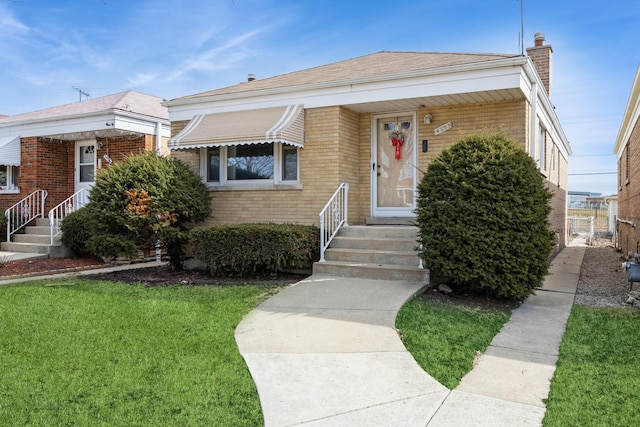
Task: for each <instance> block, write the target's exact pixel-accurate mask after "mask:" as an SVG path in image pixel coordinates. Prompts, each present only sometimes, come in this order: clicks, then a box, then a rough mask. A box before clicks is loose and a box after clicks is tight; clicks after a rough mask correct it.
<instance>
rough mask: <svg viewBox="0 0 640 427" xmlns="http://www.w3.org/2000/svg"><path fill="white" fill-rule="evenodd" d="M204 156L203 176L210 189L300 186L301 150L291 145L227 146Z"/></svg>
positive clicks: (205, 152) (212, 150)
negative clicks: (250, 185) (299, 157)
mask: <svg viewBox="0 0 640 427" xmlns="http://www.w3.org/2000/svg"><path fill="white" fill-rule="evenodd" d="M203 152H204V153H203V154H204V155H203V156H202V157H203V158H204V163H205V165H204V167H203V176H204V177H206V181H207V183H209V184H211V185H216V186H236V185H237V186H241V185H244V184H257V185H260V184H297V183H298V168H299V166H298V148H297V147H294V146H291V145H287V144H282V143H279V142H278V143H264V144H247V145H228V146H222V147H210V148H204V149H203Z"/></svg>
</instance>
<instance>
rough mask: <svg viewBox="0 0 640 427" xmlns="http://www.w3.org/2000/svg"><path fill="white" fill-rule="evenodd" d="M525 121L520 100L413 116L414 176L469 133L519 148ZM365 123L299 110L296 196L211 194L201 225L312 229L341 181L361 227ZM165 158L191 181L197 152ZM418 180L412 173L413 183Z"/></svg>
mask: <svg viewBox="0 0 640 427" xmlns="http://www.w3.org/2000/svg"><path fill="white" fill-rule="evenodd" d="M427 113H429V114H431V115H432V116H433V120H432V124H430V125H427V124H424V121H423V118H424V115H425V114H427ZM527 114H528V108H527V104H526V101H524V100H513V101H501V102H495V103H482V104H472V105H457V106H448V107H438V108H431V107H429V108H426V107H425V108H421V109H420V110H419V111H418V115H417V125H418V129H417V134H418V139H417V149H418V163H419V169H420V171H422V172H424V171H425V170H426V168H427V166H428V164H429V163H430V162H431V161H432V160H433V158H434V157H436V156H437V155H439V154H440V152H441V151H442V150H443V149H445V148H447V147H450V146H451V145H452V144H453V143H454V142H456V141H458V140H459V139H461V138H462V137H463V136H466V135H468V134H471V133H478V132H490V133H495V132H501V133H503V134H505V135H506V136H507V137H510V138H512V139H514V140H516V141H518V142H519V143H520V145H521V147H522V148H523V149H525V148H526V146H527V140H528V138H527V135H528V133H527V123H528V120H527V119H526V117H527ZM371 120H372V115H371V114H359V113H356V112H354V111H352V110H349V109H347V108H345V107H339V106H335V107H325V108H314V109H307V110H305V147H304V148H303V149H301V150H300V152H299V162H300V182H301V184H302V189H291V190H284V189H275V190H274V189H271V190H237V189H224V188H220V189H215V190H212V195H213V199H212V206H213V218H211V219H210V220H209V221H208V223H209V224H221V223H245V222H256V221H275V222H296V223H306V224H317V223H318V213H319V212H320V210H321V209H322V207H323V206H324V205H325V203H326V202H327V200H328V199H329V197H331V195H332V194H333V192H334V191H335V189H336V188H337V186H338V184H339V183H341V182H348V183H349V184H350V190H349V223H350V224H363V223H364V222H365V219H366V218H367V217H368V216H370V206H371V202H370V198H371V195H370V194H371V190H370V181H371V172H370V168H371V126H372V124H371ZM449 121H451V122H452V123H453V128H452V129H450V130H449V131H447V132H444V133H443V134H441V135H438V136H435V135H434V134H433V129H435V128H436V127H438V126H440V125H442V124H444V123H446V122H449ZM187 123H188V121H181V122H174V123H172V125H171V129H172V135H176V134H177V133H178V132H180V131H181V130H182V129H183V128H184V127H185V126H186V125H187ZM424 139H427V140H428V141H429V143H428V145H429V149H428V151H427V152H426V153H423V152H422V150H421V147H422V144H421V141H422V140H424ZM550 149H551V148H550V147H549V150H550ZM549 152H550V151H549ZM171 155H172V156H173V157H175V158H178V159H180V160H182V161H184V162H186V163H187V164H189V165H190V166H191V168H192V169H193V170H194V172H196V173H198V174H199V170H200V162H199V151H198V150H174V151H172V154H171ZM556 158H557V159H558V163H559V166H558V167H561V168H564V169H563V170H562V173H566V160H565V161H564V164H563V163H562V162H561V161H560V159H561V156H559V155H557V156H556ZM421 175H422V173H419V178H418V179H420V177H421ZM565 180H566V178H565ZM556 181H557V179H556ZM552 184H553V185H551V183H550V184H549V185H550V186H552V187H553V188H554V189H555V193H556V196H555V197H554V202H553V206H554V215H555V216H554V218H553V219H552V224H553V225H552V227H553V229H554V230H555V229H563V230H564V229H565V226H564V223H563V221H564V212H565V211H564V208H565V205H564V203H565V200H566V184H565V185H561V186H560V187H558V185H557V182H555V181H554V182H553V183H552ZM561 206H562V208H560V207H561ZM563 242H564V238H563Z"/></svg>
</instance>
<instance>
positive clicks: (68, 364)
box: [0, 279, 276, 426]
mask: <svg viewBox="0 0 640 427" xmlns="http://www.w3.org/2000/svg"><path fill="white" fill-rule="evenodd" d="M275 289H276V288H274V287H269V286H262V285H243V286H215V287H214V286H202V287H185V286H171V287H156V288H146V287H144V286H141V285H133V286H129V285H123V284H118V283H110V282H101V281H94V280H86V279H85V280H83V279H74V280H68V281H57V282H52V283H44V282H40V283H38V284H28V285H17V286H5V287H0V331H1V333H0V424H1V425H34V426H35V425H38V426H40V425H42V426H44V425H91V426H160V425H162V426H169V425H179V426H190V425H193V426H202V425H233V426H245V425H246V426H257V425H262V423H263V420H262V413H261V410H260V403H259V399H258V395H257V392H256V389H255V385H254V383H253V381H252V379H251V376H250V374H249V371H248V369H247V367H246V365H245V363H244V360H243V359H242V357H241V356H240V354H239V352H238V350H237V346H236V343H235V339H234V330H235V327H236V325H237V324H238V323H239V322H240V320H241V319H242V317H243V316H244V315H245V314H246V313H248V312H249V311H250V310H251V309H252V308H253V307H255V306H256V305H257V304H258V303H259V302H260V301H262V300H263V299H264V298H266V297H267V296H269V295H271V294H273V293H274V290H275Z"/></svg>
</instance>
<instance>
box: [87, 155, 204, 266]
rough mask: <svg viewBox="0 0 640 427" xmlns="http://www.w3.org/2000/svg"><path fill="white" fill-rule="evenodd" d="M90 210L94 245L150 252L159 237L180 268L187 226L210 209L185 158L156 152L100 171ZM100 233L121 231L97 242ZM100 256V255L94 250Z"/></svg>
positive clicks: (192, 224)
mask: <svg viewBox="0 0 640 427" xmlns="http://www.w3.org/2000/svg"><path fill="white" fill-rule="evenodd" d="M86 209H88V211H89V212H90V214H91V215H92V218H93V224H94V225H95V227H94V228H93V229H92V230H91V234H92V236H93V237H95V238H96V239H97V240H96V242H95V243H94V245H92V247H93V248H94V249H95V248H102V252H109V253H110V254H112V253H114V251H117V249H118V248H121V249H122V250H123V251H124V252H126V253H122V254H120V255H121V256H130V255H131V253H130V252H131V247H130V244H129V243H126V242H133V244H134V245H135V247H136V248H137V249H138V250H141V251H143V252H145V251H151V250H153V249H154V248H155V246H156V243H157V242H158V241H159V242H161V244H162V245H164V246H165V248H166V250H167V254H168V256H169V260H170V263H171V265H172V266H173V267H174V268H177V269H179V268H182V262H183V261H184V259H185V248H184V246H185V244H186V242H187V240H188V238H187V236H188V230H189V229H191V228H192V227H193V226H194V225H195V224H197V223H199V222H202V221H203V220H205V219H206V218H207V217H208V216H209V215H210V214H211V202H210V197H209V193H208V191H207V188H206V186H205V185H204V183H203V182H202V180H201V179H200V177H199V176H197V175H196V174H194V173H193V172H192V171H191V170H190V169H189V167H188V166H187V165H186V164H184V163H183V162H181V161H179V160H176V159H171V158H167V157H161V156H157V155H155V154H154V153H152V152H146V153H141V154H136V155H131V156H129V157H127V159H126V160H125V161H123V162H121V163H117V164H114V165H112V166H110V167H108V168H105V169H102V170H100V171H99V173H98V175H97V177H96V184H95V186H94V187H93V188H92V189H91V193H90V195H89V204H88V205H87V206H86ZM100 236H111V237H114V236H118V237H117V238H115V237H114V239H115V240H114V239H111V237H110V239H109V243H108V244H106V243H104V244H103V243H99V242H98V240H99V237H100ZM96 255H97V254H96Z"/></svg>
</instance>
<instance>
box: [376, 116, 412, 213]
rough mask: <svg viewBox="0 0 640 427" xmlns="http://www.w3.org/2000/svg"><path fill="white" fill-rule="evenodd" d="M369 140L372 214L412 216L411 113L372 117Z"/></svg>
mask: <svg viewBox="0 0 640 427" xmlns="http://www.w3.org/2000/svg"><path fill="white" fill-rule="evenodd" d="M372 142H373V146H372V150H371V151H372V160H373V162H372V163H373V164H372V179H371V182H372V189H371V193H372V194H371V200H372V214H373V216H381V217H384V216H386V217H391V216H399V217H413V216H415V212H414V211H415V203H416V181H417V167H416V164H417V153H416V115H415V113H405V114H391V115H380V116H374V118H373V141H372Z"/></svg>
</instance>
